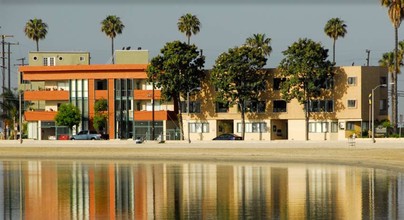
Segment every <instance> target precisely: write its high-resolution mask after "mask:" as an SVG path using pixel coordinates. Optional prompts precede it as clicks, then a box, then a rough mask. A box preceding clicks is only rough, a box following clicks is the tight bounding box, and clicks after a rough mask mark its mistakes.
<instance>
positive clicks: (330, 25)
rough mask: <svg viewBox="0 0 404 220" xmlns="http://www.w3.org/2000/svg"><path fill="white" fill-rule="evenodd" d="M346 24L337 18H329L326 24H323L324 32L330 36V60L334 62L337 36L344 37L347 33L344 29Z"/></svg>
mask: <svg viewBox="0 0 404 220" xmlns="http://www.w3.org/2000/svg"><path fill="white" fill-rule="evenodd" d="M346 27H347V25H346V24H344V21H343V20H341V19H339V18H331V19H330V20H328V22H327V24H325V27H324V32H325V34H326V35H327V36H328V37H330V38H332V40H333V43H332V62H333V63H335V43H336V41H337V39H338V38H339V37H345V34H346V33H347V30H346Z"/></svg>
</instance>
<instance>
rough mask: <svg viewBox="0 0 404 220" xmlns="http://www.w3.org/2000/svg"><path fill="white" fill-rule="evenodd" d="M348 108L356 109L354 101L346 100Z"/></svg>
mask: <svg viewBox="0 0 404 220" xmlns="http://www.w3.org/2000/svg"><path fill="white" fill-rule="evenodd" d="M348 108H356V100H353V99H350V100H348Z"/></svg>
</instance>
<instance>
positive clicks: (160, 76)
mask: <svg viewBox="0 0 404 220" xmlns="http://www.w3.org/2000/svg"><path fill="white" fill-rule="evenodd" d="M160 52H161V54H160V55H157V56H156V57H154V58H153V59H152V60H151V62H150V65H149V66H148V68H147V75H148V79H149V81H155V82H154V86H155V87H156V88H160V89H161V95H162V97H163V99H166V100H171V99H172V100H173V101H174V103H176V105H177V109H178V117H179V125H180V130H181V135H182V138H183V137H184V131H183V121H182V109H181V97H182V98H183V99H185V98H186V94H187V92H188V91H191V90H192V89H193V88H196V87H199V86H201V82H202V80H203V79H204V77H205V73H204V71H203V69H202V68H203V65H204V63H205V57H204V56H202V55H201V54H200V53H199V50H198V48H197V47H196V46H195V45H188V44H186V43H182V42H180V41H173V42H169V43H166V45H165V46H164V47H163V48H162V49H161V50H160Z"/></svg>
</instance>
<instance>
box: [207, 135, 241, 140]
mask: <svg viewBox="0 0 404 220" xmlns="http://www.w3.org/2000/svg"><path fill="white" fill-rule="evenodd" d="M213 140H243V138H242V137H240V136H238V135H236V134H221V135H219V136H217V137H215V138H213Z"/></svg>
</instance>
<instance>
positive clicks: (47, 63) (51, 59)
mask: <svg viewBox="0 0 404 220" xmlns="http://www.w3.org/2000/svg"><path fill="white" fill-rule="evenodd" d="M43 65H44V66H54V65H55V57H44V58H43Z"/></svg>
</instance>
